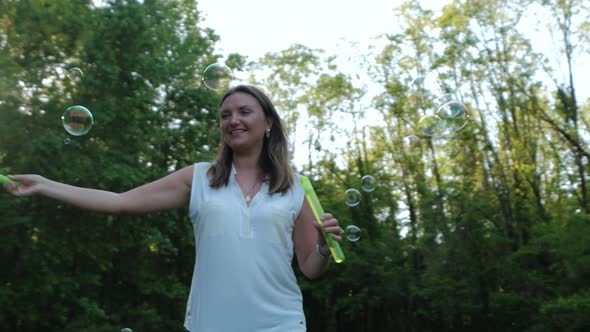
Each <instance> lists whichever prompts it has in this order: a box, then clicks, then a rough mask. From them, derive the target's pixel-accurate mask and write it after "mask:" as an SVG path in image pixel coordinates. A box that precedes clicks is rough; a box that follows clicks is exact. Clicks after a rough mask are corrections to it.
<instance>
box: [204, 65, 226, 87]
mask: <svg viewBox="0 0 590 332" xmlns="http://www.w3.org/2000/svg"><path fill="white" fill-rule="evenodd" d="M233 77H234V74H233V72H232V70H231V68H229V67H228V66H226V65H225V64H223V63H214V64H211V65H209V66H207V68H205V71H204V72H203V78H202V79H203V84H205V86H206V87H207V88H208V89H211V90H214V91H222V90H225V89H227V88H229V87H230V85H231V82H232V80H233Z"/></svg>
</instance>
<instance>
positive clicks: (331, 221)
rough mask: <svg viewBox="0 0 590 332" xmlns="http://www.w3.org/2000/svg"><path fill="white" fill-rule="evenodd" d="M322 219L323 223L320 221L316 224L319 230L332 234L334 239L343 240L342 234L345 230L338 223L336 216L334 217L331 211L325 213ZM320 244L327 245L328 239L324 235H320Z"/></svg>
mask: <svg viewBox="0 0 590 332" xmlns="http://www.w3.org/2000/svg"><path fill="white" fill-rule="evenodd" d="M321 220H322V224H321V225H320V224H319V223H316V224H315V226H316V228H317V229H318V231H319V232H324V233H326V234H328V235H329V236H331V237H332V238H333V239H334V240H336V241H338V242H341V241H342V234H343V233H344V230H343V229H342V227H340V225H339V224H338V220H337V219H336V218H334V216H332V215H331V214H330V213H325V214H324V215H323V216H322V217H321ZM318 245H320V246H325V245H326V239H325V238H324V236H323V235H322V236H320V239H319V241H318Z"/></svg>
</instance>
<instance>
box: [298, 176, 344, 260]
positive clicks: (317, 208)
mask: <svg viewBox="0 0 590 332" xmlns="http://www.w3.org/2000/svg"><path fill="white" fill-rule="evenodd" d="M300 181H301V186H302V187H303V191H304V192H305V198H307V202H308V203H309V205H310V206H311V210H312V211H313V215H314V216H315V218H316V220H317V222H318V223H319V224H320V225H321V224H322V223H323V222H322V219H321V216H322V215H323V214H324V209H322V205H321V204H320V200H319V199H318V196H317V195H316V194H315V190H313V187H312V186H311V182H310V181H309V179H308V178H307V176H302V177H301V180H300ZM322 233H323V235H324V238H325V239H326V243H327V244H328V247H330V253H332V258H333V259H334V262H336V263H342V261H344V253H343V252H342V248H340V244H338V242H337V241H336V240H334V239H333V238H332V236H330V234H328V233H326V232H322Z"/></svg>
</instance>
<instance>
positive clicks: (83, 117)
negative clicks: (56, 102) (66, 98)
mask: <svg viewBox="0 0 590 332" xmlns="http://www.w3.org/2000/svg"><path fill="white" fill-rule="evenodd" d="M66 75H67V77H68V78H69V79H70V80H71V81H72V82H74V83H79V82H81V81H82V77H83V76H84V72H83V71H82V69H80V68H78V67H74V68H70V69H69V70H68V72H67V74H66ZM61 123H62V126H63V128H64V129H65V131H66V132H67V133H68V134H70V135H72V136H82V135H86V134H87V133H88V132H89V131H90V129H91V128H92V126H93V125H94V116H93V115H92V112H91V111H90V110H89V109H88V108H86V107H84V106H82V105H74V106H70V107H68V108H67V109H66V110H65V111H64V113H63V114H62V116H61ZM71 141H72V140H71V138H69V137H67V138H65V139H64V143H65V144H69V143H71Z"/></svg>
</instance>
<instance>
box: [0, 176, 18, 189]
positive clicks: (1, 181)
mask: <svg viewBox="0 0 590 332" xmlns="http://www.w3.org/2000/svg"><path fill="white" fill-rule="evenodd" d="M6 182H11V183H12V184H14V185H15V186H17V187H18V186H20V183H19V182H16V181H12V180H11V179H9V178H8V176H6V175H2V174H0V186H3V185H4V184H5V183H6Z"/></svg>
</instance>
